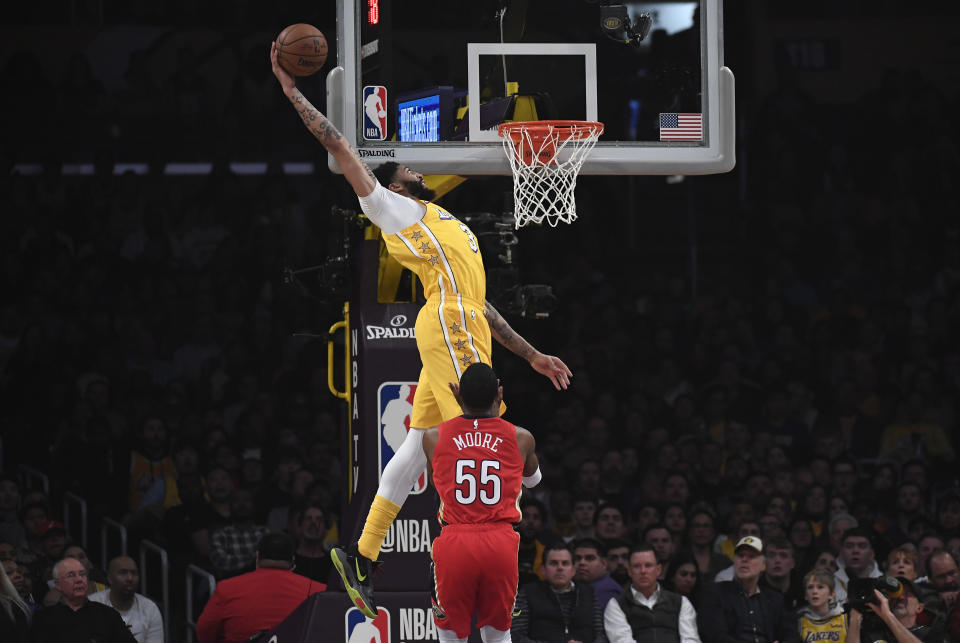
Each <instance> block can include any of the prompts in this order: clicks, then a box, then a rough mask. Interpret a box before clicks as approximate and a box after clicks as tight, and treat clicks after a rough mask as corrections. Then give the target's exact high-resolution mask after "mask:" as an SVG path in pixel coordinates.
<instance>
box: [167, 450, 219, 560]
mask: <svg viewBox="0 0 960 643" xmlns="http://www.w3.org/2000/svg"><path fill="white" fill-rule="evenodd" d="M220 471H222V469H220ZM177 490H178V492H179V495H180V504H179V505H176V506H174V507H170V509H168V510H167V511H166V513H164V514H163V520H162V521H161V525H160V532H161V534H163V537H164V542H165V543H166V546H167V547H168V548H169V549H170V550H171V551H172V552H174V553H175V554H177V555H178V556H182V557H184V558H185V559H186V560H188V562H192V563H200V562H202V561H204V560H206V558H207V556H208V555H209V553H210V526H211V525H216V524H218V523H219V522H221V519H220V517H219V515H218V514H217V513H216V511H214V509H213V507H212V506H211V504H210V503H209V502H207V500H206V499H205V498H204V497H203V480H202V479H201V477H200V476H199V475H198V474H196V473H187V474H183V475H181V476H180V478H179V479H178V480H177Z"/></svg>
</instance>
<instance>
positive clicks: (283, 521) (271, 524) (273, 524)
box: [244, 461, 316, 532]
mask: <svg viewBox="0 0 960 643" xmlns="http://www.w3.org/2000/svg"><path fill="white" fill-rule="evenodd" d="M244 462H247V461H244ZM258 462H259V461H258ZM290 475H291V478H292V482H291V483H290V494H289V501H288V503H289V504H282V505H277V504H273V505H269V504H268V506H272V507H273V508H272V509H270V511H269V513H267V527H268V528H269V529H270V531H289V532H294V531H295V528H296V525H295V524H294V520H295V518H296V514H297V511H296V507H299V506H302V505H303V503H304V502H305V498H306V497H307V493H308V492H309V491H310V489H311V488H312V487H313V484H314V482H315V481H316V476H314V475H313V472H311V471H309V470H308V469H299V470H297V471H294V472H293V473H292V474H290ZM248 488H249V487H248Z"/></svg>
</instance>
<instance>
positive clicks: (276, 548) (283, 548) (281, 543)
mask: <svg viewBox="0 0 960 643" xmlns="http://www.w3.org/2000/svg"><path fill="white" fill-rule="evenodd" d="M257 553H258V554H260V560H283V561H286V562H288V563H291V564H292V563H293V541H292V540H291V539H290V536H288V535H286V534H283V533H280V532H272V533H269V534H264V536H263V537H262V538H261V539H260V542H259V543H257Z"/></svg>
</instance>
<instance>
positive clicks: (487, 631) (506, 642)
mask: <svg viewBox="0 0 960 643" xmlns="http://www.w3.org/2000/svg"><path fill="white" fill-rule="evenodd" d="M480 638H481V639H482V640H483V643H511V641H512V640H513V639H511V638H510V630H507V631H506V632H501V631H500V630H498V629H495V628H492V627H490V626H489V625H484V626H483V627H481V628H480Z"/></svg>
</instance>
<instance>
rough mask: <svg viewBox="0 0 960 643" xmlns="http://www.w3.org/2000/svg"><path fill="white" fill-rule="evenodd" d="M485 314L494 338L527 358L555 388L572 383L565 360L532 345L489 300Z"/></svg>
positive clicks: (564, 387) (534, 368) (558, 388)
mask: <svg viewBox="0 0 960 643" xmlns="http://www.w3.org/2000/svg"><path fill="white" fill-rule="evenodd" d="M483 316H484V318H486V320H487V324H489V325H490V334H491V335H493V338H494V339H495V340H497V342H499V343H500V344H501V345H502V346H503V347H504V348H506V349H507V350H509V351H511V352H512V353H514V354H515V355H519V356H520V357H522V358H523V359H525V360H527V362H529V363H530V366H532V367H533V370H535V371H536V372H538V373H540V374H541V375H543V376H545V377H546V378H547V379H549V380H550V382H552V383H553V387H554V388H555V389H557V390H558V391H559V390H560V389H566V388H567V387H568V386H569V385H570V378H571V377H572V376H573V373H571V372H570V369H569V368H567V365H566V364H564V363H563V360H561V359H560V358H559V357H554V356H553V355H544V354H543V353H541V352H540V351H538V350H537V349H536V348H534V347H533V346H531V345H530V343H529V342H528V341H527V340H525V339H524V338H523V337H521V336H520V334H519V333H517V331H515V330H513V328H511V327H510V324H508V323H507V320H506V319H504V318H503V315H501V314H500V313H499V312H497V309H496V308H494V307H493V304H491V303H490V302H489V301H488V302H486V305H485V306H484V309H483Z"/></svg>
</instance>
